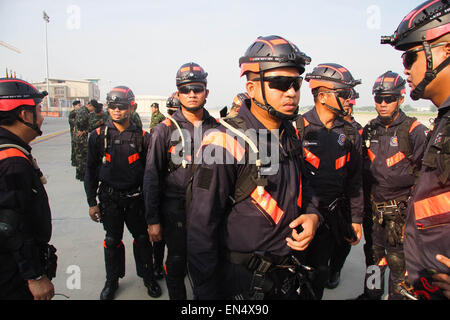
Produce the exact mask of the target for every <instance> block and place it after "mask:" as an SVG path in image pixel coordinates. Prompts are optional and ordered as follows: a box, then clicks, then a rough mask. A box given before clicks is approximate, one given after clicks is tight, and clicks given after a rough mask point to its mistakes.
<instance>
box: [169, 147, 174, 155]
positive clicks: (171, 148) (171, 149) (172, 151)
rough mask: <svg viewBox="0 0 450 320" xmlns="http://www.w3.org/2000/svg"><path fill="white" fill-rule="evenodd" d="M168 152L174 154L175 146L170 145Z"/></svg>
mask: <svg viewBox="0 0 450 320" xmlns="http://www.w3.org/2000/svg"><path fill="white" fill-rule="evenodd" d="M169 153H171V154H175V146H171V147H170V148H169Z"/></svg>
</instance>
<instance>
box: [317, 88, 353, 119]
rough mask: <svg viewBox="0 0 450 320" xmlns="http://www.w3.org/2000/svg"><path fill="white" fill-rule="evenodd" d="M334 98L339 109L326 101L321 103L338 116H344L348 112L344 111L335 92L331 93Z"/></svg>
mask: <svg viewBox="0 0 450 320" xmlns="http://www.w3.org/2000/svg"><path fill="white" fill-rule="evenodd" d="M333 95H334V98H335V99H336V102H337V104H338V106H339V109H336V108H333V107H332V106H330V105H329V104H327V103H322V104H323V105H324V106H325V107H327V108H328V109H329V110H330V111H332V112H333V113H336V114H337V115H338V116H339V117H345V116H347V115H348V112H347V111H345V109H344V107H343V106H342V104H341V101H339V98H338V97H337V95H336V93H333Z"/></svg>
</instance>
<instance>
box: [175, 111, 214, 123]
mask: <svg viewBox="0 0 450 320" xmlns="http://www.w3.org/2000/svg"><path fill="white" fill-rule="evenodd" d="M172 118H174V119H175V120H176V121H178V122H187V123H189V124H191V123H190V122H189V121H188V120H187V119H186V117H185V116H184V114H183V112H182V111H181V108H180V109H178V110H177V111H176V112H175V113H174V114H173V115H172ZM211 118H212V117H211V115H210V114H209V112H208V110H206V109H205V108H203V118H202V121H203V122H205V121H209V120H211ZM214 121H215V120H214Z"/></svg>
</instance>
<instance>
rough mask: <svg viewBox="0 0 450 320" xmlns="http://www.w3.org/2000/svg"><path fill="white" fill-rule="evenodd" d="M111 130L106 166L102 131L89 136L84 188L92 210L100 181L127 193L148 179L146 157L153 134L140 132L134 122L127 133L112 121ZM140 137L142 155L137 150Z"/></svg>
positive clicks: (110, 123) (109, 128) (110, 122)
mask: <svg viewBox="0 0 450 320" xmlns="http://www.w3.org/2000/svg"><path fill="white" fill-rule="evenodd" d="M107 126H108V132H107V136H108V139H107V141H108V142H107V147H106V149H104V150H105V152H104V153H105V155H104V157H105V163H103V160H102V159H103V155H102V150H103V148H104V139H101V138H99V137H100V133H101V128H100V127H99V128H97V129H96V130H94V131H92V132H91V133H90V135H89V142H88V156H87V163H86V164H87V165H86V176H85V179H84V188H85V191H86V195H87V200H88V204H89V206H91V207H92V206H95V205H96V204H97V201H96V195H97V188H98V183H99V181H101V182H103V183H105V184H106V185H108V186H109V187H111V188H113V189H115V190H119V191H127V190H131V189H133V188H137V187H140V186H142V181H143V176H144V168H145V156H146V152H147V148H148V145H149V141H150V135H149V133H148V132H146V131H142V130H139V129H138V128H137V127H136V126H135V125H134V124H133V123H132V122H130V126H129V127H128V128H127V129H126V130H124V131H123V132H119V130H117V129H116V127H115V126H114V124H113V121H112V120H109V121H108V123H107ZM136 135H141V136H142V139H141V140H138V141H142V143H143V146H142V151H141V152H138V151H139V150H138V146H136V139H137V137H136ZM102 136H104V135H102ZM100 140H102V141H100Z"/></svg>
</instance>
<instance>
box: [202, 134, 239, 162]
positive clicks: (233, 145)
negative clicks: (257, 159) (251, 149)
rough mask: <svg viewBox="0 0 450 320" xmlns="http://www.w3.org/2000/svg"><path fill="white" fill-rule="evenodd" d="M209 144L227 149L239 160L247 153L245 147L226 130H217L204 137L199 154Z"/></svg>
mask: <svg viewBox="0 0 450 320" xmlns="http://www.w3.org/2000/svg"><path fill="white" fill-rule="evenodd" d="M209 144H213V145H216V146H220V147H222V148H224V149H226V150H227V151H228V152H229V153H230V154H231V155H233V157H234V158H235V159H236V160H237V161H241V159H242V157H244V155H245V148H244V147H242V146H241V145H240V143H239V142H238V141H237V140H236V139H235V138H234V137H232V136H230V135H228V134H226V133H225V132H220V131H215V132H211V133H210V134H208V135H207V136H206V137H205V138H203V140H202V145H201V146H200V148H199V150H198V151H197V156H198V154H199V153H200V150H201V149H202V147H203V146H206V145H209Z"/></svg>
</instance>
